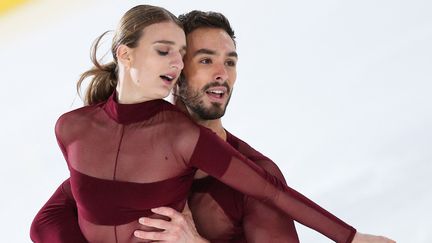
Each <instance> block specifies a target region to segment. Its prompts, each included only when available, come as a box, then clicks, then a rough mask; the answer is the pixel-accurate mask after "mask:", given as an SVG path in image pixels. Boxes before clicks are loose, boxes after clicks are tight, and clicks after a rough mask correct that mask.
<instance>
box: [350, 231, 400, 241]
mask: <svg viewBox="0 0 432 243" xmlns="http://www.w3.org/2000/svg"><path fill="white" fill-rule="evenodd" d="M352 243H396V241H394V240H390V239H388V238H386V237H384V236H376V235H367V234H362V233H359V232H357V233H356V234H355V236H354V239H353V241H352Z"/></svg>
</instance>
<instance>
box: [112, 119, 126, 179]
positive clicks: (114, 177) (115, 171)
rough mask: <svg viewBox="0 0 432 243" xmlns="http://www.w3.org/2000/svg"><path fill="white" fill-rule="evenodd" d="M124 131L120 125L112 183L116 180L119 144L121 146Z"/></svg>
mask: <svg viewBox="0 0 432 243" xmlns="http://www.w3.org/2000/svg"><path fill="white" fill-rule="evenodd" d="M124 129H125V126H124V125H122V132H121V136H120V141H119V144H118V147H117V154H116V159H115V164H114V173H113V180H114V181H115V180H116V173H117V162H118V157H119V154H120V147H121V144H122V141H123V136H124Z"/></svg>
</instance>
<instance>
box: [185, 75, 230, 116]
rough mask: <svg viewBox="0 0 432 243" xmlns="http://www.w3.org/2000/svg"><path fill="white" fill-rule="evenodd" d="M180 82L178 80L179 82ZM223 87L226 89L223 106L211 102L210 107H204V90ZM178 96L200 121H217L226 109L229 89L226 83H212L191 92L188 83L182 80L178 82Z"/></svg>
mask: <svg viewBox="0 0 432 243" xmlns="http://www.w3.org/2000/svg"><path fill="white" fill-rule="evenodd" d="M179 81H180V80H179ZM216 86H224V87H226V88H227V94H226V95H228V99H227V102H226V103H225V105H223V104H221V103H218V102H211V104H210V107H206V106H205V104H204V101H203V98H204V95H206V92H205V91H206V90H207V89H209V88H211V87H216ZM178 94H179V97H180V99H181V100H182V101H183V103H184V104H185V105H186V107H187V108H188V109H190V110H191V111H192V112H194V113H195V114H196V115H198V117H199V118H200V119H202V120H214V119H219V118H221V117H222V116H223V115H224V114H225V110H226V107H227V106H228V103H229V101H230V99H231V89H230V87H229V85H228V83H227V82H226V81H225V82H224V83H219V82H212V83H209V84H206V85H205V86H204V87H203V88H202V89H201V91H199V90H192V88H191V87H190V86H189V85H188V81H187V80H186V79H184V78H182V80H181V81H180V82H179V90H178Z"/></svg>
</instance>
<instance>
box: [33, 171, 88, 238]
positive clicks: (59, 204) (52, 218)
mask: <svg viewBox="0 0 432 243" xmlns="http://www.w3.org/2000/svg"><path fill="white" fill-rule="evenodd" d="M30 238H31V239H32V241H33V242H36V243H86V242H87V241H86V239H85V238H84V236H83V234H82V233H81V230H80V228H79V225H78V216H77V207H76V203H75V200H74V198H73V196H72V193H71V189H70V182H69V179H67V180H65V181H64V182H63V183H62V184H61V185H60V186H59V187H58V188H57V190H56V191H55V192H54V194H53V195H52V196H51V198H50V199H49V200H48V201H47V202H46V204H45V205H44V206H43V207H42V208H41V210H39V212H38V213H37V215H36V217H35V218H34V220H33V222H32V225H31V229H30Z"/></svg>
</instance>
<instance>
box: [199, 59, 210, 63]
mask: <svg viewBox="0 0 432 243" xmlns="http://www.w3.org/2000/svg"><path fill="white" fill-rule="evenodd" d="M200 63H202V64H210V63H211V60H210V59H208V58H205V59H202V60H201V61H200Z"/></svg>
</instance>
